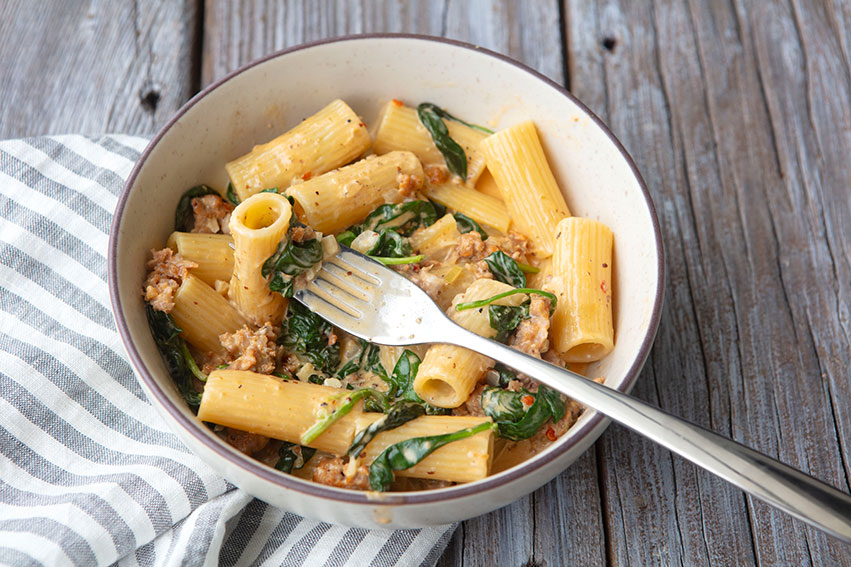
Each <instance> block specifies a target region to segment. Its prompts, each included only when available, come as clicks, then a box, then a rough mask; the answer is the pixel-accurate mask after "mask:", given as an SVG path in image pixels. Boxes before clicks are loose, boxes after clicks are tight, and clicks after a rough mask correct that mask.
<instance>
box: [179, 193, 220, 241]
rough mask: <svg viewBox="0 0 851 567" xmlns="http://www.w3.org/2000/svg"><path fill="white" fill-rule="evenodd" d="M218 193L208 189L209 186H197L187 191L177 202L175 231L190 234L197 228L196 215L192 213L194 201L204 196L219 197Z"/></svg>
mask: <svg viewBox="0 0 851 567" xmlns="http://www.w3.org/2000/svg"><path fill="white" fill-rule="evenodd" d="M218 194H219V193H218V191H216V190H215V189H213V188H211V187H208V186H207V185H196V186H195V187H193V188H191V189H189V190H187V191H186V192H185V193H184V194H183V196H182V197H181V198H180V201H178V202H177V208H176V209H175V210H174V230H176V231H179V232H189V231H191V230H192V227H194V226H195V215H194V214H193V212H192V199H194V198H195V197H203V196H204V195H218Z"/></svg>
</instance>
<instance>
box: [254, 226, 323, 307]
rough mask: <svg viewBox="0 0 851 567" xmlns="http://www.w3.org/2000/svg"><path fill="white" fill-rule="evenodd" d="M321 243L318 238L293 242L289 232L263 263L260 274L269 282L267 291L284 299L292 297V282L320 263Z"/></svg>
mask: <svg viewBox="0 0 851 567" xmlns="http://www.w3.org/2000/svg"><path fill="white" fill-rule="evenodd" d="M322 254H323V250H322V241H321V240H319V239H318V238H311V239H310V240H303V241H301V242H294V241H293V240H292V237H291V232H288V233H287V236H286V237H285V238H284V239H283V240H281V242H280V243H279V244H278V249H277V250H275V253H274V254H272V255H271V256H269V258H267V259H266V261H265V262H264V263H263V268H262V269H261V273H262V274H263V277H269V275H270V274H271V275H272V277H271V279H270V280H269V289H270V290H272V291H277V292H279V293H280V294H281V295H283V296H284V297H292V296H293V280H294V279H295V277H296V276H297V275H299V274H301V273H304V272H306V271H307V270H309V269H311V268H312V267H313V266H315V265H316V264H318V263H319V262H321V261H322Z"/></svg>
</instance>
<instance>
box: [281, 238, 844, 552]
mask: <svg viewBox="0 0 851 567" xmlns="http://www.w3.org/2000/svg"><path fill="white" fill-rule="evenodd" d="M294 297H295V299H297V300H298V301H300V302H301V303H303V304H304V305H305V306H307V307H308V308H309V309H311V310H312V311H313V312H315V313H316V314H317V315H319V316H321V317H323V318H325V319H327V320H328V321H330V322H331V323H333V324H334V325H336V326H337V327H339V328H341V329H343V330H344V331H346V332H348V333H351V334H352V335H354V336H356V337H360V338H362V339H366V340H367V341H370V342H374V343H378V344H383V345H394V346H402V345H413V344H423V343H447V344H452V345H457V346H461V347H464V348H467V349H470V350H474V351H477V352H480V353H482V354H484V355H486V356H488V357H490V358H493V359H494V360H498V361H500V362H502V363H504V364H505V365H507V366H510V367H512V368H514V369H515V370H517V371H519V372H522V373H524V374H527V375H529V376H532V377H534V378H535V379H536V380H538V381H539V382H541V383H543V384H546V385H547V386H549V387H551V388H554V389H556V390H558V391H560V392H563V393H564V394H566V395H568V396H570V397H571V398H573V399H574V400H576V401H578V402H579V403H581V404H584V405H585V406H588V407H590V408H594V409H596V410H598V411H600V412H601V413H603V414H605V415H607V416H608V417H610V418H611V419H613V420H615V421H617V422H618V423H620V424H622V425H625V426H627V427H629V428H630V429H632V430H633V431H636V432H638V433H640V434H642V435H644V436H645V437H648V438H649V439H652V440H653V441H655V442H656V443H659V444H660V445H662V446H664V447H667V448H668V449H670V450H671V451H673V452H675V453H677V454H679V455H680V456H682V457H685V458H686V459H688V460H690V461H692V462H693V463H695V464H697V465H699V466H701V467H703V468H704V469H706V470H708V471H710V472H712V473H714V474H716V475H718V476H720V477H721V478H723V479H724V480H726V481H728V482H730V483H732V484H734V485H736V486H738V487H739V488H741V489H742V490H744V491H745V492H747V493H749V494H751V495H753V496H755V497H757V498H759V499H760V500H764V501H765V502H768V503H769V504H771V505H773V506H776V507H777V508H779V509H781V510H783V511H784V512H787V513H789V514H791V515H792V516H795V517H796V518H799V519H801V520H803V521H804V522H807V523H808V524H810V525H812V526H815V527H816V528H819V529H821V530H824V531H825V532H827V533H829V534H831V535H833V536H835V537H837V538H839V539H841V540H843V541H845V542H851V496H849V495H848V494H846V493H844V492H841V491H839V490H837V489H835V488H833V487H831V486H829V485H827V484H825V483H823V482H821V481H819V480H817V479H815V478H813V477H811V476H809V475H806V474H804V473H802V472H800V471H798V470H796V469H794V468H792V467H789V466H787V465H785V464H783V463H781V462H780V461H777V460H775V459H773V458H771V457H769V456H767V455H763V454H762V453H759V452H757V451H755V450H753V449H750V448H748V447H745V446H744V445H741V444H740V443H737V442H735V441H733V440H731V439H728V438H726V437H722V436H721V435H718V434H716V433H713V432H711V431H708V430H706V429H703V428H701V427H698V426H697V425H694V424H692V423H689V422H688V421H686V420H684V419H682V418H679V417H676V416H673V415H671V414H669V413H666V412H664V411H662V410H660V409H658V408H655V407H653V406H650V405H648V404H646V403H644V402H642V401H640V400H638V399H635V398H633V397H631V396H628V395H626V394H622V393H621V392H618V391H617V390H614V389H612V388H608V387H606V386H602V385H600V384H597V383H596V382H593V381H591V380H588V379H586V378H584V377H583V376H581V375H579V374H576V373H574V372H570V371H569V370H565V369H563V368H559V367H557V366H555V365H553V364H550V363H548V362H545V361H543V360H540V359H538V358H535V357H532V356H529V355H527V354H524V353H522V352H520V351H517V350H515V349H512V348H509V347H507V346H504V345H502V344H500V343H498V342H496V341H493V340H490V339H486V338H484V337H481V336H479V335H476V334H475V333H472V332H470V331H468V330H466V329H464V328H463V327H461V326H459V325H457V324H455V323H454V322H453V321H451V320H450V319H449V318H448V317H447V316H446V315H445V314H444V313H443V312H442V311H441V309H440V308H439V307H438V306H437V305H436V304H435V303H434V302H433V301H432V300H431V298H429V296H428V295H426V293H425V292H424V291H423V290H421V289H420V288H419V287H417V286H416V285H415V284H414V283H412V282H410V281H409V280H408V279H406V278H405V277H404V276H402V275H400V274H397V273H396V272H394V271H393V270H391V269H389V268H387V267H385V266H384V265H382V264H380V263H378V262H376V261H374V260H372V259H370V258H368V257H367V256H364V255H363V254H360V253H358V252H355V251H354V250H351V249H349V248H346V247H341V250H340V252H339V253H338V254H337V255H336V257H334V258H332V259H331V260H330V261H327V262H325V263H324V264H323V266H322V269H321V270H320V271H319V273H318V274H317V276H316V277H315V279H314V280H313V281H312V282H310V284H309V285H307V287H305V288H304V289H300V290H298V291H296V292H295V295H294Z"/></svg>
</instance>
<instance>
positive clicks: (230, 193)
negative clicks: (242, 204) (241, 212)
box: [225, 182, 239, 207]
mask: <svg viewBox="0 0 851 567" xmlns="http://www.w3.org/2000/svg"><path fill="white" fill-rule="evenodd" d="M225 198H226V199H227V200H228V201H230V202H231V203H232V204H233V206H234V207H235V206H237V205H239V197H238V196H237V194H236V190H234V188H233V183H230V182H228V190H227V192H226V193H225Z"/></svg>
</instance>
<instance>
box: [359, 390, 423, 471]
mask: <svg viewBox="0 0 851 567" xmlns="http://www.w3.org/2000/svg"><path fill="white" fill-rule="evenodd" d="M424 413H425V407H423V405H422V404H419V403H416V402H406V401H402V402H397V403H395V404H393V406H392V407H391V408H390V411H389V412H387V415H385V416H383V417H381V418H379V419H378V420H377V421H374V422H373V423H372V424H370V426H369V427H367V428H366V429H363V430H361V431H359V432H358V434H357V435H355V438H354V440H353V441H352V445H351V447H349V450H348V452H347V453H346V454H347V455H348V456H349V457H350V458H352V459H355V458H357V457H358V455H360V454H361V451H363V450H364V448H365V447H366V446H367V445H368V444H369V442H370V441H372V440H373V439H375V436H376V435H378V434H379V433H381V432H382V431H389V430H391V429H396V428H397V427H399V426H401V425H404V424H406V423H408V422H409V421H411V420H413V419H416V418H418V417H420V416H421V415H423V414H424Z"/></svg>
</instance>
